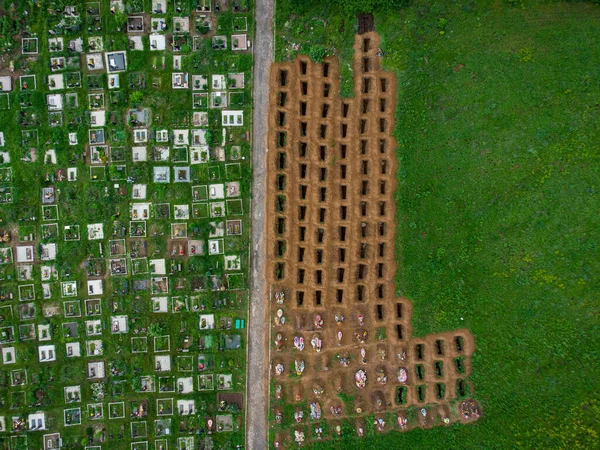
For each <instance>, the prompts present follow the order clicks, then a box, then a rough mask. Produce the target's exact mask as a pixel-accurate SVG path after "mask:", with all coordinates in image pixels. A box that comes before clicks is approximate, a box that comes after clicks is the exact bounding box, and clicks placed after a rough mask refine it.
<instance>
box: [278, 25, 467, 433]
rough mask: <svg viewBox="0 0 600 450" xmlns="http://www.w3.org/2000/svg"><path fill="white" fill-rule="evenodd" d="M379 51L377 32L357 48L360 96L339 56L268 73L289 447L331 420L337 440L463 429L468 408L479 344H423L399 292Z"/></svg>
mask: <svg viewBox="0 0 600 450" xmlns="http://www.w3.org/2000/svg"><path fill="white" fill-rule="evenodd" d="M378 47H379V36H378V35H377V34H376V33H375V32H365V33H363V34H360V35H357V36H356V38H355V44H354V52H355V54H354V63H353V73H354V98H340V97H339V90H340V88H339V79H340V75H339V66H338V61H337V60H336V59H334V58H325V60H324V62H323V63H322V64H317V63H314V62H311V61H310V60H309V58H308V57H306V56H299V57H298V58H297V59H296V60H295V61H293V62H290V63H281V64H276V65H275V66H273V67H272V69H271V86H272V90H271V94H270V103H271V109H270V116H269V142H268V145H269V152H268V170H267V173H268V194H267V195H268V196H267V208H268V216H269V220H268V222H267V223H269V224H270V225H269V227H268V241H267V250H268V258H267V261H269V264H268V266H267V279H268V282H269V284H270V295H271V317H272V327H273V329H272V333H271V335H272V338H273V341H272V342H271V346H272V352H271V358H272V359H271V361H270V363H271V367H272V369H271V386H272V388H273V390H274V392H275V395H274V396H273V400H272V404H271V412H272V415H271V416H272V417H273V418H274V424H273V425H274V426H275V427H276V429H277V430H282V431H281V433H279V432H278V433H276V434H275V436H276V437H275V439H276V441H277V442H279V444H283V443H284V442H285V443H287V444H290V445H291V443H292V441H294V440H297V439H301V440H311V439H321V438H324V437H325V435H324V434H323V429H324V428H325V427H323V426H322V425H320V424H322V423H328V424H329V426H328V427H327V429H329V430H331V433H332V436H334V435H335V434H336V433H337V434H340V433H341V428H340V425H339V424H340V423H341V422H340V420H341V419H349V420H350V421H351V423H352V424H353V425H355V431H356V434H357V435H358V436H362V435H363V434H364V433H365V429H366V427H369V428H371V429H372V428H373V427H374V429H375V430H376V431H378V432H386V431H389V430H392V429H395V430H406V429H410V428H413V427H429V426H434V425H443V424H448V423H450V422H456V421H464V417H466V416H465V415H464V414H463V413H462V412H461V411H462V410H463V409H465V408H466V409H467V410H469V408H470V407H469V406H468V405H470V403H469V402H466V401H465V399H466V398H467V397H468V396H469V391H470V389H471V386H470V383H469V375H470V374H471V356H472V354H473V351H474V350H475V345H474V339H473V337H472V335H471V334H470V333H469V331H468V330H456V331H453V332H447V333H441V334H437V335H429V336H426V337H425V338H417V337H414V336H413V334H412V327H411V315H412V304H411V302H410V301H409V300H407V299H405V298H397V297H396V296H395V292H396V287H395V284H394V276H395V274H396V256H395V254H394V249H395V241H394V239H395V232H396V224H395V212H396V211H395V203H394V192H395V189H396V170H397V166H398V163H397V161H396V141H395V139H394V137H393V134H392V132H393V129H394V125H395V118H394V113H395V110H396V98H397V97H396V89H397V87H396V80H395V77H394V76H393V75H392V74H391V73H388V72H384V71H382V70H381V68H380V60H379V56H378V55H377V51H378V50H377V49H378ZM465 405H467V406H465ZM415 408H417V411H418V412H417V414H416V415H415V414H414V410H415ZM477 408H478V407H475V409H477ZM471 409H473V408H471ZM470 417H471V419H472V418H474V417H475V418H476V417H478V415H471V416H470ZM367 422H368V423H367ZM279 424H282V425H283V426H285V424H294V429H293V430H292V432H290V431H289V430H286V431H285V432H284V431H283V429H284V428H282V427H280V426H279ZM307 427H308V428H307ZM296 432H297V433H296Z"/></svg>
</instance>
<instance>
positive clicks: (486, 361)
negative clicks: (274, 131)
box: [315, 0, 600, 449]
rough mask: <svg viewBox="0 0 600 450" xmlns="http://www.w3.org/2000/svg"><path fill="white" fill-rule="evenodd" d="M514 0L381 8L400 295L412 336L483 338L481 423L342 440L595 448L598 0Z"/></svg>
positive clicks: (477, 372) (598, 422) (599, 347)
mask: <svg viewBox="0 0 600 450" xmlns="http://www.w3.org/2000/svg"><path fill="white" fill-rule="evenodd" d="M514 3H517V5H516V6H511V2H509V1H480V2H474V1H471V2H468V1H431V0H414V1H413V2H412V4H411V6H409V7H407V8H405V9H403V10H401V11H399V12H398V13H394V14H389V13H385V14H383V13H382V14H377V15H376V29H377V31H378V32H380V33H381V34H382V36H383V42H382V45H381V47H382V50H384V51H385V52H386V57H385V58H384V64H386V65H387V66H388V67H389V68H390V69H393V70H396V71H397V75H398V83H399V99H398V100H399V103H398V110H397V125H396V135H397V137H398V142H399V148H398V157H399V160H400V169H399V173H398V179H399V185H398V192H397V202H398V212H397V214H398V220H397V222H398V224H399V228H398V230H397V233H398V239H397V243H398V245H397V249H398V261H399V271H398V276H397V283H398V284H397V286H398V291H399V293H400V294H402V295H404V296H406V297H408V298H411V299H412V300H413V301H414V306H415V310H414V319H413V323H414V326H415V333H416V334H417V335H425V334H427V333H431V332H440V331H445V330H448V329H453V328H457V327H467V328H469V329H470V330H471V331H472V333H473V334H474V335H475V338H476V344H477V351H476V353H475V357H474V361H473V369H474V374H473V376H472V382H473V385H474V389H475V391H474V397H475V398H477V399H478V400H479V401H480V402H481V403H482V406H483V410H484V417H483V418H482V419H481V420H479V422H477V423H476V424H474V425H468V426H452V427H450V428H437V429H433V430H426V431H421V430H418V431H413V432H410V433H406V434H402V435H399V434H396V433H393V434H391V435H388V436H385V437H382V438H375V439H376V440H375V439H372V440H357V439H356V438H353V439H352V440H351V441H350V442H349V443H348V444H347V445H344V448H367V447H368V446H372V445H374V447H373V448H375V447H376V448H415V449H416V448H418V449H421V448H427V449H450V448H453V449H454V448H456V449H463V448H469V449H471V448H477V449H482V448H483V449H496V448H498V449H505V448H515V447H517V446H523V447H525V448H545V449H549V448H557V449H558V448H597V445H598V443H597V442H598V434H599V433H600V394H598V390H597V388H598V386H600V364H599V363H598V361H600V326H599V322H598V320H599V315H600V301H599V299H598V286H600V279H599V278H600V277H599V273H600V262H599V261H600V257H599V250H600V231H599V227H598V225H599V222H600V220H599V219H598V212H599V210H600V207H599V205H600V203H599V200H600V198H599V197H600V196H599V191H600V185H599V183H598V180H599V167H600V128H599V127H598V124H599V123H600V120H599V116H600V103H599V101H600V33H599V30H600V6H599V5H593V4H591V3H586V2H570V3H567V2H549V1H546V2H542V1H540V2H536V1H527V0H524V1H523V2H522V3H521V2H514ZM522 6H523V7H522ZM339 445H340V444H339V443H334V445H333V447H334V448H338V446H339ZM405 446H406V447H405ZM315 448H317V447H315ZM318 448H325V447H324V446H318Z"/></svg>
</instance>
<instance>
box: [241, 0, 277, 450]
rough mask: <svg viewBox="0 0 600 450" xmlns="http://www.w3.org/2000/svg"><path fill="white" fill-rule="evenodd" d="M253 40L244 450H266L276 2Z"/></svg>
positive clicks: (259, 4)
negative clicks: (271, 107)
mask: <svg viewBox="0 0 600 450" xmlns="http://www.w3.org/2000/svg"><path fill="white" fill-rule="evenodd" d="M255 5H256V6H255V15H256V36H255V38H254V43H253V47H254V92H253V96H254V116H253V121H252V123H253V134H252V165H253V172H254V174H253V181H252V236H251V249H250V252H251V267H250V315H249V317H248V381H247V385H246V392H247V402H246V430H247V431H246V432H247V434H246V448H247V449H249V450H263V449H266V448H267V407H268V402H269V395H268V393H269V361H268V357H267V351H268V333H269V314H268V297H267V295H268V294H267V286H266V282H265V255H266V248H265V235H266V228H265V216H266V211H265V201H266V184H265V179H266V158H267V118H268V111H269V68H270V67H271V63H272V61H273V0H256V3H255Z"/></svg>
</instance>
